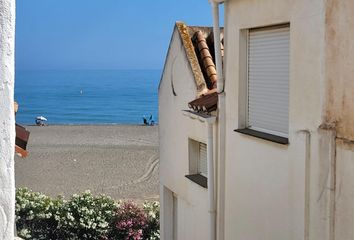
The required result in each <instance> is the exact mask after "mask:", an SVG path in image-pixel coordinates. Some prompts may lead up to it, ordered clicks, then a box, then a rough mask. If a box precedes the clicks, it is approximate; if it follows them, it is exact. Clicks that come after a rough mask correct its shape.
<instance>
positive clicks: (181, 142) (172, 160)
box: [159, 29, 208, 240]
mask: <svg viewBox="0 0 354 240" xmlns="http://www.w3.org/2000/svg"><path fill="white" fill-rule="evenodd" d="M172 85H173V86H174V90H175V93H176V95H177V96H174V94H173V91H172ZM196 96H197V89H196V84H195V81H194V77H193V74H192V72H191V69H190V66H189V62H188V59H187V58H186V54H185V52H184V49H183V46H182V42H181V38H180V36H179V33H178V32H177V31H176V29H175V31H174V33H173V36H172V40H171V43H170V49H169V53H168V56H167V59H166V64H165V69H164V72H163V77H162V79H161V84H160V89H159V114H160V115H159V134H160V136H159V140H160V184H161V185H162V187H161V192H160V198H161V203H162V204H163V205H165V204H166V207H164V206H162V207H161V219H162V223H161V228H162V233H161V235H162V239H165V240H171V236H172V235H171V234H172V232H171V227H170V226H166V227H165V225H164V224H171V221H169V219H170V220H171V217H172V216H171V214H172V210H171V208H172V203H171V200H172V197H171V196H170V195H171V194H170V193H168V191H167V190H166V189H165V188H167V189H169V190H170V191H172V192H173V193H174V194H175V196H176V197H177V205H178V206H177V216H178V217H177V219H178V220H177V222H178V223H177V226H178V228H177V236H178V239H183V240H189V239H190V240H195V239H208V196H207V189H205V188H202V187H201V186H199V185H197V184H196V183H194V182H192V181H190V180H189V179H187V178H186V177H185V175H187V174H189V161H188V156H189V155H188V138H192V139H195V140H198V141H203V142H206V139H207V129H206V124H205V123H202V122H199V121H198V120H192V119H190V118H189V117H186V116H184V115H183V113H182V110H186V109H188V102H190V101H191V100H193V99H195V98H196ZM164 187H165V188H164ZM164 196H165V198H164ZM164 231H166V232H167V234H165V233H164Z"/></svg>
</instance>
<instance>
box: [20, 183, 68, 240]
mask: <svg viewBox="0 0 354 240" xmlns="http://www.w3.org/2000/svg"><path fill="white" fill-rule="evenodd" d="M62 203H63V200H62V199H61V198H59V199H56V200H52V199H50V198H49V197H47V196H45V195H43V194H41V193H36V192H32V191H30V190H28V189H27V188H22V189H21V188H20V189H18V190H17V192H16V206H15V212H16V225H17V229H18V235H19V236H21V237H22V238H25V239H60V237H61V234H60V232H59V231H58V219H59V218H60V213H61V206H62Z"/></svg>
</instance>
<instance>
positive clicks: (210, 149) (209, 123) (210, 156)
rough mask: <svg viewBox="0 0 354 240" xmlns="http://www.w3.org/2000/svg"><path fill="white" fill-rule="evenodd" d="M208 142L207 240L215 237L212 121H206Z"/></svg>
mask: <svg viewBox="0 0 354 240" xmlns="http://www.w3.org/2000/svg"><path fill="white" fill-rule="evenodd" d="M207 126H208V142H207V160H208V198H209V199H208V200H209V214H210V215H209V216H210V218H209V224H210V227H209V240H215V239H216V204H215V181H214V141H213V135H214V131H213V130H214V121H207Z"/></svg>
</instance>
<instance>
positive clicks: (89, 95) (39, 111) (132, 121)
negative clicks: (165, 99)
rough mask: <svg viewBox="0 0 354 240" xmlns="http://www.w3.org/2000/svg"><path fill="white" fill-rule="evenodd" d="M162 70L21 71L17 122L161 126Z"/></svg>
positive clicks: (17, 76)
mask: <svg viewBox="0 0 354 240" xmlns="http://www.w3.org/2000/svg"><path fill="white" fill-rule="evenodd" d="M160 77H161V70H157V69H85V70H83V69H70V70H54V69H43V70H33V69H31V70H17V71H16V77H15V101H17V102H18V103H19V106H20V108H19V111H18V113H17V115H16V121H17V122H18V123H20V124H23V125H34V124H35V118H36V117H39V116H43V117H45V118H47V119H48V121H47V124H48V125H127V124H128V125H142V124H143V117H145V118H147V119H149V118H150V116H151V118H152V120H153V121H154V122H155V123H157V122H158V104H157V92H158V84H159V81H160Z"/></svg>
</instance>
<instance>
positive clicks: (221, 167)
mask: <svg viewBox="0 0 354 240" xmlns="http://www.w3.org/2000/svg"><path fill="white" fill-rule="evenodd" d="M223 2H225V1H224V0H210V3H211V5H212V15H213V33H214V48H215V62H216V72H217V76H218V82H217V92H218V130H217V132H218V137H217V143H218V146H217V155H218V157H217V159H218V161H217V162H218V168H217V169H218V172H217V178H216V179H218V182H217V184H216V185H217V186H219V188H218V194H217V195H216V196H217V197H216V199H215V202H217V203H218V211H219V212H218V220H219V221H218V223H215V224H218V226H217V229H218V238H219V239H220V240H222V239H223V238H224V225H223V222H224V221H223V220H224V194H225V191H224V188H225V186H224V185H225V181H224V177H225V176H224V174H225V137H226V136H225V135H226V126H225V124H226V122H225V92H224V77H223V67H222V56H221V45H220V43H221V41H220V24H219V4H220V3H223Z"/></svg>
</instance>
